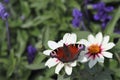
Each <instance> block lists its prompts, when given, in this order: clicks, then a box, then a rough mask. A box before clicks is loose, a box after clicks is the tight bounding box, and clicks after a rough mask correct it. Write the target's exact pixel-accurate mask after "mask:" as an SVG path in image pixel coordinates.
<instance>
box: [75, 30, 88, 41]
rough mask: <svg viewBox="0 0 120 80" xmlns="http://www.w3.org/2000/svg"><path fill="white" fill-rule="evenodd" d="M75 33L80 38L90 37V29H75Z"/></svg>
mask: <svg viewBox="0 0 120 80" xmlns="http://www.w3.org/2000/svg"><path fill="white" fill-rule="evenodd" d="M74 33H76V34H77V38H78V40H80V39H86V38H87V37H88V35H89V34H90V32H88V31H74Z"/></svg>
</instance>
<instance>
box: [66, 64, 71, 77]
mask: <svg viewBox="0 0 120 80" xmlns="http://www.w3.org/2000/svg"><path fill="white" fill-rule="evenodd" d="M65 72H66V73H67V75H71V73H72V67H71V66H69V65H66V66H65Z"/></svg>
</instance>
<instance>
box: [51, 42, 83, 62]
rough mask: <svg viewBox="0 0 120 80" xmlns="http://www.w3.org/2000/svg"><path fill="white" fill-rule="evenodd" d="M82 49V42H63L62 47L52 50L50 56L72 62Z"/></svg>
mask: <svg viewBox="0 0 120 80" xmlns="http://www.w3.org/2000/svg"><path fill="white" fill-rule="evenodd" d="M82 50H85V46H84V45H83V44H69V45H66V44H63V47H59V48H57V49H55V50H53V51H52V52H51V53H50V56H51V57H52V58H57V59H59V60H60V61H62V62H63V63H66V62H72V61H74V60H76V59H77V58H78V56H79V54H80V52H81V51H82Z"/></svg>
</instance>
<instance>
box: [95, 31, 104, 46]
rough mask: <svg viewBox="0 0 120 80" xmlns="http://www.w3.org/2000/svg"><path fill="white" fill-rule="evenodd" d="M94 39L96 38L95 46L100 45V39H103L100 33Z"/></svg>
mask: <svg viewBox="0 0 120 80" xmlns="http://www.w3.org/2000/svg"><path fill="white" fill-rule="evenodd" d="M95 38H96V42H97V44H98V45H100V44H101V43H102V39H103V37H102V33H101V32H99V33H98V34H97V35H96V37H95Z"/></svg>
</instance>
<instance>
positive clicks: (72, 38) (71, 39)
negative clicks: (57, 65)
mask: <svg viewBox="0 0 120 80" xmlns="http://www.w3.org/2000/svg"><path fill="white" fill-rule="evenodd" d="M76 40H77V36H76V34H74V33H72V34H70V33H66V34H65V36H64V37H63V41H64V43H66V44H72V43H76Z"/></svg>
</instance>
